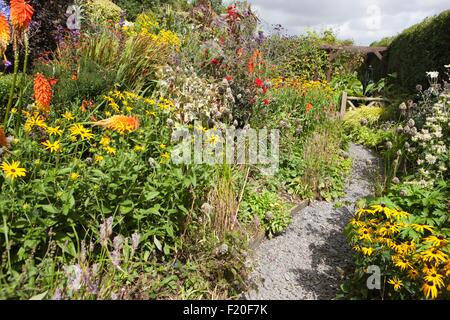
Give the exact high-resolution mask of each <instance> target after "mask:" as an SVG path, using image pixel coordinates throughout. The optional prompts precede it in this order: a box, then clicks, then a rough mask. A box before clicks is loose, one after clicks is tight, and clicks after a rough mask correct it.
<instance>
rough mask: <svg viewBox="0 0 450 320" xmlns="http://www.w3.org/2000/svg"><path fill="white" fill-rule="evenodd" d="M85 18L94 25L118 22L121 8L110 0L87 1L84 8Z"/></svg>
mask: <svg viewBox="0 0 450 320" xmlns="http://www.w3.org/2000/svg"><path fill="white" fill-rule="evenodd" d="M84 12H85V14H86V18H87V19H88V20H89V21H90V22H91V23H94V24H105V23H106V22H108V21H113V22H116V23H117V22H119V20H120V14H121V12H122V8H120V7H119V6H118V5H116V4H114V2H112V1H110V0H88V1H86V4H85V6H84Z"/></svg>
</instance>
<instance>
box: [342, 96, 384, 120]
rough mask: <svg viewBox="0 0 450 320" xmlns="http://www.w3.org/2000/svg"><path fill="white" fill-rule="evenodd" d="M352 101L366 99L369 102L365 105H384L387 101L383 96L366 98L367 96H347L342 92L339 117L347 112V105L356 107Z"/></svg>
mask: <svg viewBox="0 0 450 320" xmlns="http://www.w3.org/2000/svg"><path fill="white" fill-rule="evenodd" d="M352 101H368V102H370V103H369V104H368V105H367V106H369V107H372V106H373V105H375V104H381V105H384V104H385V103H387V102H389V100H388V99H385V98H367V97H352V96H348V93H347V92H345V91H344V92H343V93H342V101H341V118H343V117H344V116H345V113H346V112H347V105H350V106H351V107H353V108H356V107H355V105H354V104H353V102H352Z"/></svg>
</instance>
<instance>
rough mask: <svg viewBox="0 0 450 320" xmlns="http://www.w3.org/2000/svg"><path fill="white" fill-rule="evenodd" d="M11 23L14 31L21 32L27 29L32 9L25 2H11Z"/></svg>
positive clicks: (12, 0) (16, 0)
mask: <svg viewBox="0 0 450 320" xmlns="http://www.w3.org/2000/svg"><path fill="white" fill-rule="evenodd" d="M10 6H11V22H12V25H13V27H14V29H15V30H17V31H19V32H22V31H24V30H25V29H27V28H28V25H29V24H30V22H31V19H32V18H33V14H34V9H33V7H32V6H31V5H30V4H29V3H28V1H26V0H11V2H10Z"/></svg>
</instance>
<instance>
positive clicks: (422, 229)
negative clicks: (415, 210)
mask: <svg viewBox="0 0 450 320" xmlns="http://www.w3.org/2000/svg"><path fill="white" fill-rule="evenodd" d="M410 227H411V228H413V229H414V230H416V231H417V232H420V233H424V232H425V230H427V231H429V232H433V227H432V226H428V225H426V224H417V223H412V224H411V225H410Z"/></svg>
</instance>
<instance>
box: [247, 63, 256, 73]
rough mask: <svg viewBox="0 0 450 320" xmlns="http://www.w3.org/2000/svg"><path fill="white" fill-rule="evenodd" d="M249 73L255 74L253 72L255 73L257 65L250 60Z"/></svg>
mask: <svg viewBox="0 0 450 320" xmlns="http://www.w3.org/2000/svg"><path fill="white" fill-rule="evenodd" d="M248 72H249V73H250V74H253V72H255V64H254V63H253V61H252V60H250V61H249V62H248Z"/></svg>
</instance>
